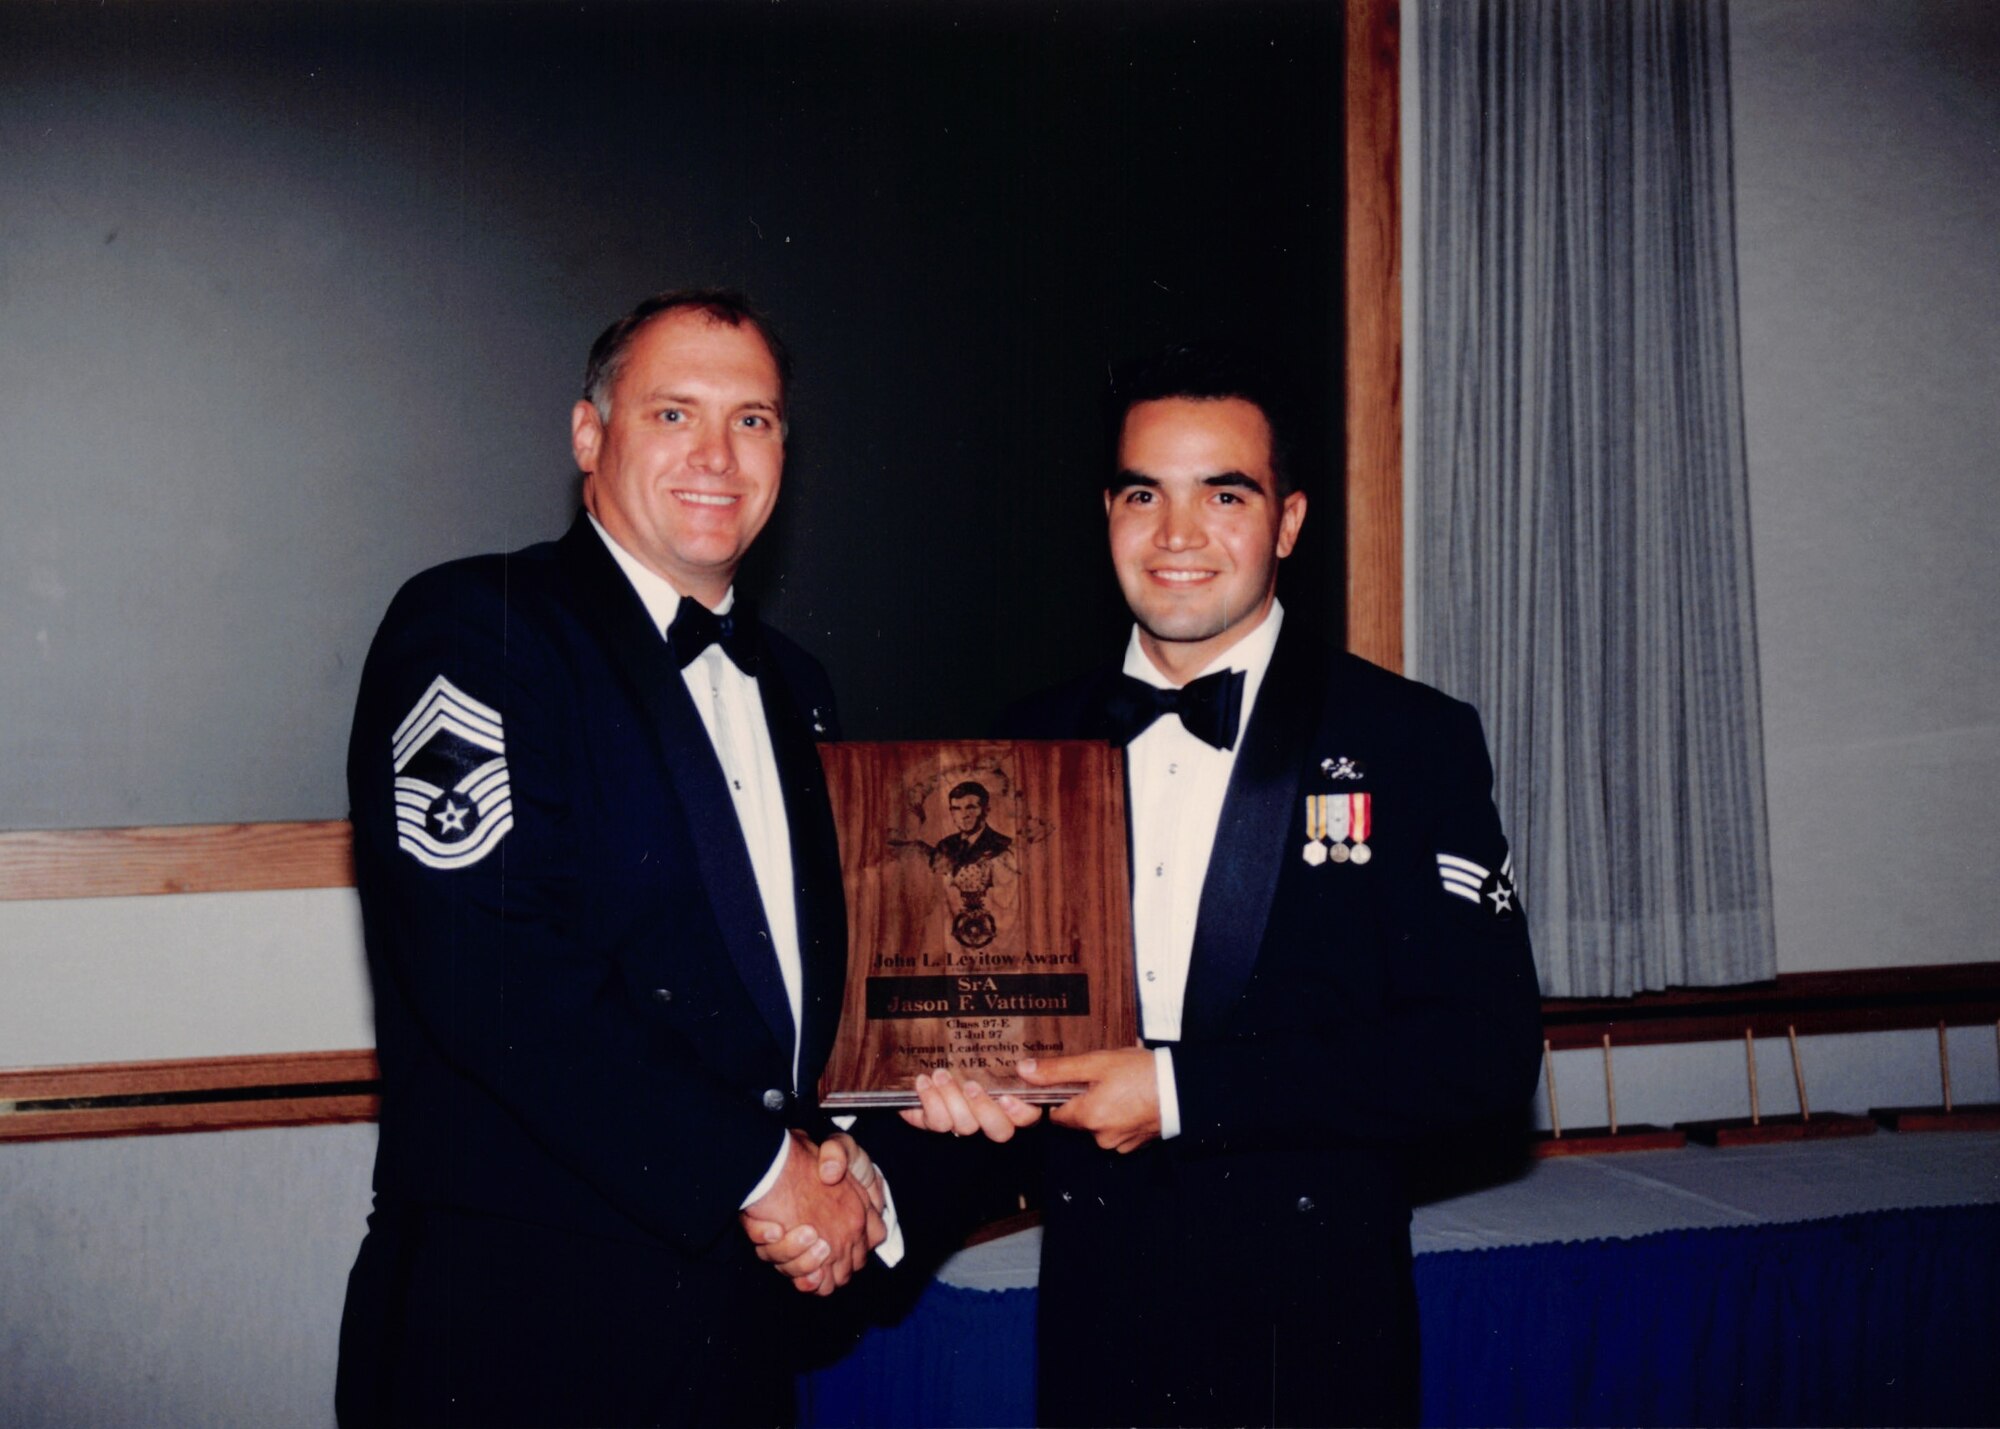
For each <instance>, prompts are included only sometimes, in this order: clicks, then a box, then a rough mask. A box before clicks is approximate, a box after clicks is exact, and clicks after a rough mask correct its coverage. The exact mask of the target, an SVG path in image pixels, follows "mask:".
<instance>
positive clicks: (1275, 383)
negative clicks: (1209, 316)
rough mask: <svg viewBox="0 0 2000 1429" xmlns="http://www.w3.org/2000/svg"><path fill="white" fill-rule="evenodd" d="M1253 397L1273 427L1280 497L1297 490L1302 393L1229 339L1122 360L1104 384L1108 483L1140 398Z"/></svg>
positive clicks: (1259, 356) (1112, 483) (1113, 479)
mask: <svg viewBox="0 0 2000 1429" xmlns="http://www.w3.org/2000/svg"><path fill="white" fill-rule="evenodd" d="M1231 397H1234V398H1237V399H1238V400H1240V401H1244V402H1248V403H1249V404H1250V405H1251V406H1253V407H1255V408H1256V409H1257V410H1258V411H1260V412H1262V413H1263V414H1264V420H1265V422H1267V423H1268V424H1269V425H1270V428H1271V475H1272V477H1273V479H1275V480H1276V482H1277V485H1278V495H1279V496H1280V497H1284V496H1289V495H1290V494H1291V493H1292V492H1294V491H1296V490H1298V480H1297V476H1298V473H1297V471H1296V469H1295V460H1296V455H1297V452H1296V448H1295V446H1294V442H1295V440H1296V437H1295V433H1294V431H1293V426H1294V421H1295V418H1294V413H1295V412H1296V411H1297V397H1296V394H1295V393H1294V391H1293V390H1292V384H1291V383H1290V381H1288V380H1287V379H1286V378H1285V377H1283V376H1281V375H1280V373H1279V371H1278V368H1277V366H1276V365H1275V364H1274V363H1273V362H1272V361H1271V360H1270V359H1269V358H1268V357H1266V356H1264V355H1263V354H1262V353H1259V352H1253V351H1251V350H1250V349H1248V348H1243V347H1237V346H1233V345H1231V344H1227V343H1217V342H1202V343H1180V344H1176V345H1175V346H1172V347H1166V348H1162V349H1160V350H1159V351H1158V352H1155V353H1152V354H1150V355H1149V356H1147V357H1143V358H1139V359H1136V360H1134V361H1129V362H1124V363H1120V364H1118V365H1117V366H1116V367H1115V368H1114V369H1113V370H1112V373H1111V381H1110V384H1109V386H1108V387H1107V388H1106V389H1105V417H1106V434H1107V436H1108V437H1109V438H1110V444H1111V453H1110V461H1109V462H1108V463H1107V464H1106V475H1105V485H1106V486H1107V487H1114V486H1116V485H1117V481H1118V443H1119V440H1120V438H1121V437H1122V436H1123V434H1124V430H1125V415H1126V413H1128V412H1130V411H1131V410H1132V409H1133V408H1134V407H1136V406H1138V405H1139V403H1141V402H1159V401H1165V400H1170V399H1173V398H1183V399H1185V400H1188V401H1191V402H1220V401H1224V400H1226V399H1228V398H1231Z"/></svg>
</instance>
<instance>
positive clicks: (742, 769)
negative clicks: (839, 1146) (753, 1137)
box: [590, 516, 902, 1265]
mask: <svg viewBox="0 0 2000 1429" xmlns="http://www.w3.org/2000/svg"><path fill="white" fill-rule="evenodd" d="M590 524H591V526H592V527H593V528H594V529H595V530H596V532H597V534H598V535H599V536H600V537H602V538H603V540H604V545H605V548H606V549H607V550H609V551H610V552H611V558H612V559H613V560H614V561H616V562H618V568H619V569H620V570H621V571H623V572H625V578H626V579H627V580H629V581H630V582H631V583H632V589H633V590H635V591H637V592H638V594H639V599H640V601H641V602H642V603H643V604H644V605H645V607H646V614H647V615H649V616H651V617H652V621H653V626H654V628H655V629H657V630H658V631H659V632H660V638H661V639H662V640H664V639H665V638H666V634H667V627H669V626H670V625H672V624H673V623H674V616H675V615H676V614H678V613H679V611H680V608H681V600H682V599H683V597H682V596H681V594H680V592H679V591H677V590H675V589H674V588H673V587H672V586H671V585H669V584H668V583H667V582H666V580H665V579H664V578H662V577H661V576H659V575H658V574H656V573H655V572H654V571H652V570H650V569H649V568H648V567H646V566H644V565H642V564H641V563H640V562H639V559H638V558H637V557H636V556H634V555H633V554H632V553H631V552H629V551H627V550H626V549H625V548H624V547H623V546H620V545H619V544H618V543H617V542H616V541H614V540H612V539H611V533H610V532H608V531H606V530H605V529H604V527H603V526H601V525H599V524H598V520H597V518H596V517H595V516H592V517H591V518H590ZM735 604H736V588H735V587H734V586H731V587H730V588H729V589H728V590H727V591H725V592H724V593H723V597H722V600H721V602H720V603H719V604H718V605H717V606H716V608H715V613H716V614H717V615H727V614H728V613H729V611H730V609H731V608H732V607H733V606H734V605H735ZM681 679H682V680H683V681H684V682H685V683H686V685H687V690H688V694H689V696H690V697H691V698H692V699H693V700H694V707H695V710H696V712H697V713H699V714H700V715H701V723H702V727H703V728H704V729H706V730H707V731H708V742H709V743H710V744H711V745H713V746H714V748H715V758H716V761H717V762H718V763H719V764H721V766H722V777H723V780H724V782H725V783H727V784H728V786H729V797H730V799H731V801H732V802H733V803H734V804H735V806H736V822H737V823H738V824H739V825H741V826H742V829H743V842H744V844H745V846H747V847H748V849H749V851H750V871H751V873H752V874H753V875H755V877H756V880H757V896H758V899H759V900H760V901H761V902H762V903H763V905H764V925H765V927H767V928H769V929H770V930H771V952H772V954H773V955H774V956H775V957H776V958H777V960H778V971H779V973H780V974H782V975H783V977H784V980H785V1000H786V1002H787V1003H789V1004H790V1006H791V1010H792V1090H793V1092H794V1093H795V1094H796V1093H797V1091H798V1089H799V1044H800V1042H801V1041H802V1040H803V1039H801V1037H800V1036H799V1028H800V1025H801V1021H802V1018H803V1015H804V1013H803V1007H804V988H805V969H804V965H803V964H802V963H801V962H800V959H799V919H798V906H797V904H796V903H795V902H794V901H793V898H792V889H793V886H794V882H793V878H792V828H791V822H790V820H788V819H787V818H786V816H785V791H784V786H783V784H781V783H780V782H779V779H778V756H777V754H776V753H775V752H773V750H772V748H771V727H770V725H769V724H768V723H767V722H766V721H765V719H764V698H763V694H762V692H761V691H760V690H759V689H758V687H757V681H756V678H755V677H754V676H751V675H746V674H744V673H743V672H742V671H741V670H739V669H737V668H736V662H735V661H734V660H731V659H730V658H729V656H728V655H726V654H725V653H723V650H722V647H721V646H720V645H711V646H709V647H708V648H707V649H706V650H704V651H702V652H701V654H700V655H698V656H696V657H695V659H694V660H693V661H691V662H690V663H689V664H688V666H687V668H686V669H684V670H682V671H681ZM852 1122H853V1118H852V1117H848V1118H845V1119H844V1122H843V1124H847V1125H851V1124H852ZM790 1153H791V1136H790V1134H789V1133H781V1134H780V1135H779V1138H778V1154H777V1155H776V1157H774V1158H773V1160H772V1162H771V1165H770V1168H769V1169H768V1170H766V1171H765V1172H764V1175H763V1177H762V1178H761V1179H759V1181H758V1182H757V1184H756V1185H755V1186H753V1187H751V1188H750V1194H749V1195H747V1196H745V1197H744V1198H743V1201H742V1205H744V1206H746V1207H747V1206H749V1205H751V1204H752V1203H753V1202H756V1201H760V1200H762V1199H763V1198H764V1197H765V1196H766V1195H767V1194H769V1192H770V1190H771V1188H772V1187H773V1186H775V1185H777V1184H778V1177H779V1176H780V1174H782V1173H783V1171H784V1169H785V1159H786V1157H787V1156H789V1155H790ZM876 1169H877V1172H878V1173H879V1172H880V1169H881V1168H879V1167H877V1168H876ZM888 1184H889V1183H888V1181H887V1180H886V1179H884V1181H883V1183H882V1189H883V1194H884V1196H885V1198H886V1196H887V1193H888ZM883 1219H884V1221H885V1222H886V1223H887V1225H888V1227H889V1239H888V1240H886V1241H884V1242H883V1243H882V1245H881V1246H879V1247H878V1248H877V1251H876V1253H877V1254H878V1255H880V1256H881V1257H882V1259H883V1260H884V1261H885V1262H886V1263H888V1264H890V1265H894V1264H895V1263H896V1261H897V1260H900V1259H901V1258H902V1234H901V1232H900V1230H898V1228H897V1226H896V1221H895V1207H894V1204H893V1202H891V1203H889V1204H887V1205H885V1206H884V1210H883Z"/></svg>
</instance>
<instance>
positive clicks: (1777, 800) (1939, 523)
mask: <svg viewBox="0 0 2000 1429" xmlns="http://www.w3.org/2000/svg"><path fill="white" fill-rule="evenodd" d="M1731 58H1732V63H1733V66H1734V73H1733V75H1732V82H1733V86H1734V96H1735V97H1734V113H1735V127H1736V176H1737V224H1738V229H1737V251H1738V257H1739V265H1740V271H1741V278H1740V281H1741V284H1742V315H1743V323H1742V332H1743V387H1744V394H1743V395H1744V407H1745V425H1746V429H1747V433H1748V441H1749V466H1750V496H1751V517H1752V532H1753V539H1754V543H1755V545H1754V550H1755V558H1756V590H1757V626H1758V635H1759V640H1760V645H1761V654H1762V658H1763V675H1764V723H1765V741H1766V752H1767V755H1768V764H1769V776H1768V777H1769V781H1770V810H1771V854H1772V866H1773V877H1774V882H1775V891H1776V897H1777V931H1778V962H1779V967H1780V968H1781V969H1782V970H1784V971H1787V972H1798V971H1802V970H1805V969H1810V968H1850V967H1876V966H1881V965H1883V964H1888V963H1936V962H1958V961H1974V960H1981V959H1988V958H1992V957H1995V956H1996V943H1995V938H1994V929H1995V927H1996V926H2000V879H1995V878H1994V877H1993V876H1992V872H1991V861H1992V856H1993V851H1994V849H1995V848H1996V847H2000V815H1996V813H1995V809H1996V804H1995V790H1997V789H2000V560H1996V558H1995V550H1996V547H2000V502H1996V500H1995V496H1996V492H1997V491H2000V482H1996V476H2000V262H1996V261H1995V255H1996V253H2000V246H1996V245H1997V244H2000V239H1996V234H2000V84H1996V83H1995V78H1994V77H1995V76H1996V75H2000V6H1996V5H1993V4H1990V3H1986V2H1985V0H1897V3H1895V4H1882V3H1879V0H1736V3H1735V4H1734V5H1733V6H1732V8H1731Z"/></svg>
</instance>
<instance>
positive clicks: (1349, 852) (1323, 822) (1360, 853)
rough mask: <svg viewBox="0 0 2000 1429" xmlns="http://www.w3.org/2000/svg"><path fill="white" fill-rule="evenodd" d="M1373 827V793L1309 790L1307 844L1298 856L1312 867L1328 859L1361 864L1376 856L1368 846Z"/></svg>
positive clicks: (1307, 801)
mask: <svg viewBox="0 0 2000 1429" xmlns="http://www.w3.org/2000/svg"><path fill="white" fill-rule="evenodd" d="M1374 828H1375V796H1374V795H1372V794H1308V795H1306V846H1305V847H1304V848H1303V849H1301V850H1300V852H1299V856H1300V857H1301V858H1303V859H1304V860H1305V861H1306V862H1307V863H1309V864H1312V865H1313V866H1314V867H1315V868H1317V867H1318V866H1319V865H1320V864H1323V863H1326V862H1327V861H1329V860H1331V861H1332V862H1334V863H1350V862H1351V863H1354V864H1357V865H1358V864H1364V863H1366V862H1368V860H1369V859H1371V858H1373V857H1374V856H1375V854H1374V850H1372V849H1371V848H1369V847H1368V836H1369V834H1371V833H1373V832H1374Z"/></svg>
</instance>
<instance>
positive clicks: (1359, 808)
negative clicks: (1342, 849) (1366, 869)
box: [1347, 794, 1375, 863]
mask: <svg viewBox="0 0 2000 1429" xmlns="http://www.w3.org/2000/svg"><path fill="white" fill-rule="evenodd" d="M1347 799H1348V802H1349V803H1350V804H1351V805H1352V806H1353V809H1352V812H1351V814H1350V816H1349V818H1348V821H1347V826H1348V829H1349V831H1350V832H1351V833H1352V835H1353V838H1354V850H1353V854H1352V857H1353V859H1354V861H1355V862H1356V863H1366V862H1368V860H1369V859H1371V858H1373V857H1375V851H1374V850H1373V849H1371V848H1369V847H1368V835H1369V834H1371V833H1373V832H1374V831H1375V796H1374V795H1372V794H1349V795H1348V796H1347Z"/></svg>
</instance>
